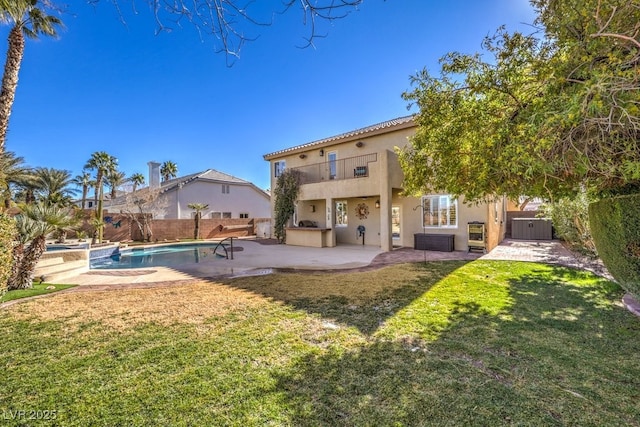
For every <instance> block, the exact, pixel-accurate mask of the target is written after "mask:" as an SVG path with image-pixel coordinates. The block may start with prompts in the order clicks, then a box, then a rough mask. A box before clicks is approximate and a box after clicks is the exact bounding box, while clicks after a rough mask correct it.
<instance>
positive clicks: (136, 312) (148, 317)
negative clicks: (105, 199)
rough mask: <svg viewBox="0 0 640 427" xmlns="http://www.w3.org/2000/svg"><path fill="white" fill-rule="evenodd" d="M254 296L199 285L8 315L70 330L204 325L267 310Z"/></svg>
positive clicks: (87, 296) (76, 300)
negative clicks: (96, 325)
mask: <svg viewBox="0 0 640 427" xmlns="http://www.w3.org/2000/svg"><path fill="white" fill-rule="evenodd" d="M267 303H268V301H267V299H266V298H264V297H262V296H260V295H256V294H255V293H252V292H250V291H246V290H242V289H236V288H231V287H228V286H222V285H220V284H218V283H212V282H202V281H200V282H198V283H191V284H183V285H179V286H171V287H166V288H153V289H120V290H119V292H117V293H114V292H109V291H93V292H72V293H65V294H58V295H54V296H52V297H50V298H43V299H36V300H32V301H28V302H25V303H23V304H17V305H14V306H12V307H9V308H8V311H9V312H10V313H12V314H13V315H14V316H15V317H16V318H19V319H31V318H34V317H35V318H37V319H39V320H44V321H47V320H61V319H64V320H65V322H66V323H67V324H68V325H69V326H70V327H72V328H73V327H74V326H75V327H79V326H80V325H81V324H84V323H91V322H99V323H100V324H102V325H104V326H108V327H112V328H114V329H118V330H124V329H127V328H131V327H133V326H136V325H140V324H144V323H149V322H153V323H159V324H162V325H170V324H176V323H187V324H202V323H203V322H205V321H206V319H208V318H211V317H214V316H222V315H225V314H226V313H229V312H231V311H237V310H246V309H251V308H254V307H257V306H260V305H263V304H267Z"/></svg>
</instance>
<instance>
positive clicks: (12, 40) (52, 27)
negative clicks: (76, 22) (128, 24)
mask: <svg viewBox="0 0 640 427" xmlns="http://www.w3.org/2000/svg"><path fill="white" fill-rule="evenodd" d="M36 6H38V0H9V1H7V0H3V1H2V2H1V3H0V22H2V23H4V24H9V25H12V26H13V27H12V28H11V31H9V42H8V48H7V59H6V62H5V65H4V74H3V76H2V90H1V91H0V151H2V150H4V143H5V139H6V137H7V129H8V127H9V116H10V115H11V108H12V107H13V100H14V99H15V95H16V88H17V87H18V74H19V72H20V65H21V64H22V57H23V55H24V43H25V36H26V37H29V38H33V39H35V38H38V36H39V35H41V34H44V35H48V36H55V35H56V27H58V26H61V25H62V22H61V21H60V20H59V19H58V18H56V17H54V16H51V15H47V13H46V11H44V10H43V9H39V8H37V7H36Z"/></svg>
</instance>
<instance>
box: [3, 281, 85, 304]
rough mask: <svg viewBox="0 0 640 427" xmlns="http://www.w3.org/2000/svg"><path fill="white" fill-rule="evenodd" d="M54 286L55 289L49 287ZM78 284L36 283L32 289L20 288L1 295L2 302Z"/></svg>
mask: <svg viewBox="0 0 640 427" xmlns="http://www.w3.org/2000/svg"><path fill="white" fill-rule="evenodd" d="M51 286H53V287H54V288H53V289H47V288H48V287H51ZM74 286H76V285H58V284H52V283H34V284H33V288H31V289H18V290H15V291H9V292H7V293H5V294H4V295H2V297H0V303H3V302H7V301H12V300H14V299H20V298H28V297H34V296H37V295H44V294H50V293H52V292H58V291H62V290H64V289H69V288H72V287H74Z"/></svg>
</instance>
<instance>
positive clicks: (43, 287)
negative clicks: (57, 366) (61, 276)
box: [0, 283, 76, 419]
mask: <svg viewBox="0 0 640 427" xmlns="http://www.w3.org/2000/svg"><path fill="white" fill-rule="evenodd" d="M51 286H53V289H47V288H48V287H51ZM74 286H76V285H58V284H52V283H36V284H34V285H33V288H31V289H19V290H15V291H9V292H7V293H5V294H4V295H2V297H0V303H3V302H6V301H11V300H14V299H20V298H27V297H34V296H37V295H43V294H50V293H52V292H58V291H62V290H64V289H69V288H73V287H74ZM0 419H2V418H0Z"/></svg>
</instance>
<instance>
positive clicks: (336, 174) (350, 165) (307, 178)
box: [293, 153, 378, 184]
mask: <svg viewBox="0 0 640 427" xmlns="http://www.w3.org/2000/svg"><path fill="white" fill-rule="evenodd" d="M377 161H378V154H377V153H371V154H366V155H364V156H358V157H349V158H346V159H338V160H328V161H326V162H324V163H315V164H313V165H307V166H301V167H298V168H293V169H294V170H296V171H298V172H299V173H300V177H301V180H300V183H301V184H313V183H316V182H324V181H330V180H341V179H355V178H365V177H368V176H369V171H370V167H369V166H370V163H373V162H377Z"/></svg>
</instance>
